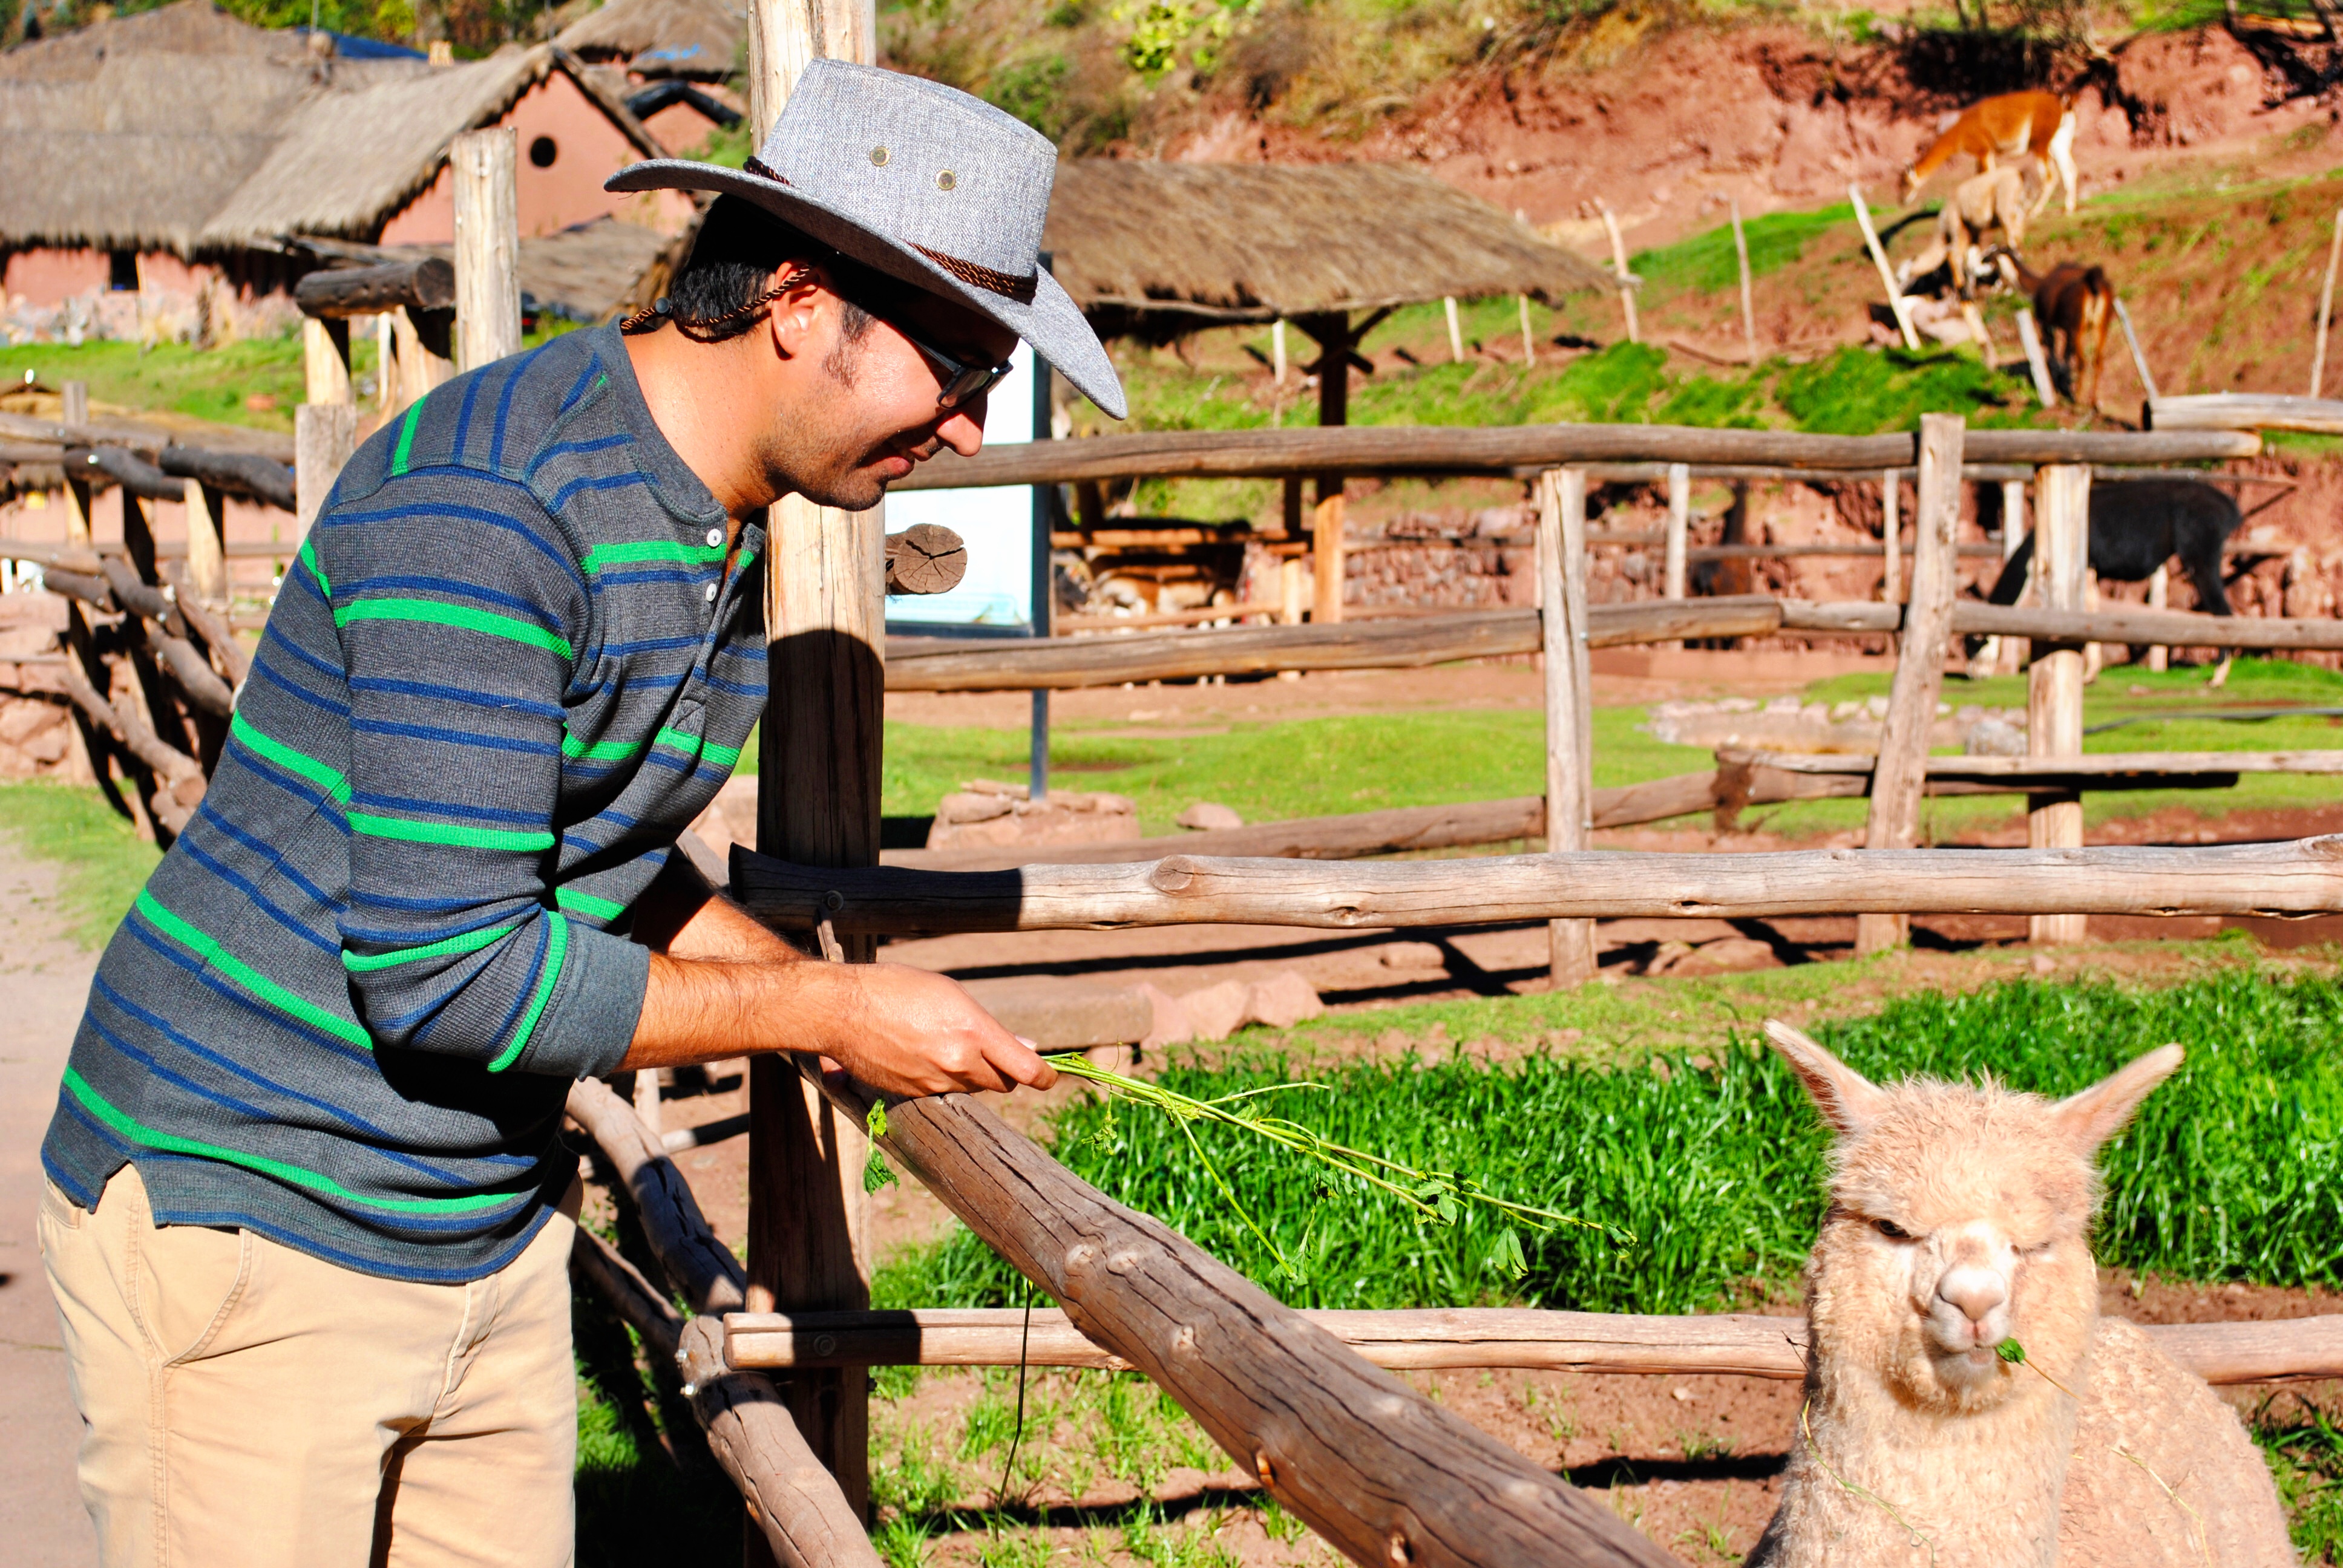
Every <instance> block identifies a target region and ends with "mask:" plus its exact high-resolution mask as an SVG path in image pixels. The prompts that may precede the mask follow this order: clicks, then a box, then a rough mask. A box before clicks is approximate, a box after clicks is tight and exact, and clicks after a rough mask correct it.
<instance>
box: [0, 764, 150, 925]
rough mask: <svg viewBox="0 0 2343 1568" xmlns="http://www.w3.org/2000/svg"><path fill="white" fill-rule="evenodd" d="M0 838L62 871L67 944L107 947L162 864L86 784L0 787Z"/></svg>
mask: <svg viewBox="0 0 2343 1568" xmlns="http://www.w3.org/2000/svg"><path fill="white" fill-rule="evenodd" d="M0 832H5V833H6V834H7V835H8V836H9V837H10V838H12V839H15V844H16V848H17V849H19V850H20V851H21V852H23V853H25V854H27V855H30V856H33V857H34V858H35V859H43V860H55V861H56V862H57V863H58V865H59V867H60V868H61V869H62V875H61V876H60V877H59V879H58V882H57V893H56V901H55V913H56V917H57V919H58V920H59V922H60V923H61V924H62V925H63V926H64V928H65V932H66V934H67V935H68V936H70V937H71V938H72V940H75V941H76V942H78V943H79V944H81V946H83V947H85V948H87V949H90V950H93V951H94V950H96V949H98V948H101V947H104V946H105V945H106V939H107V938H108V937H110V936H112V935H113V934H114V928H115V927H116V926H117V925H119V924H121V923H122V917H123V915H124V913H125V912H126V911H127V910H129V908H130V900H133V899H135V898H136V897H137V896H138V890H139V889H140V888H142V887H144V886H145V885H146V874H147V873H148V872H149V871H152V870H153V869H155V862H156V860H158V859H161V858H162V856H161V853H160V852H159V851H158V850H156V848H155V846H154V845H152V844H150V843H148V842H146V840H145V839H141V838H140V837H139V836H138V834H137V832H136V830H135V829H132V827H131V826H130V824H129V823H127V822H126V821H124V820H123V819H121V817H119V816H117V815H116V813H115V811H114V810H113V809H112V808H110V807H109V806H107V805H106V800H105V799H104V798H103V797H102V796H100V795H99V794H98V792H97V790H96V789H95V788H94V787H92V786H89V785H85V784H59V783H53V782H51V781H49V780H47V779H12V780H9V781H6V782H0Z"/></svg>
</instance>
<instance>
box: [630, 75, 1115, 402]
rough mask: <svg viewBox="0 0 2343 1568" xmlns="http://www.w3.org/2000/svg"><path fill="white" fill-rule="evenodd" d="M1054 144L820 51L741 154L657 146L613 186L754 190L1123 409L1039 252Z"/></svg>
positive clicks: (952, 95)
mask: <svg viewBox="0 0 2343 1568" xmlns="http://www.w3.org/2000/svg"><path fill="white" fill-rule="evenodd" d="M1057 169H1058V151H1057V149H1056V148H1055V147H1053V146H1051V145H1050V140H1049V138H1048V137H1046V136H1042V135H1041V133H1040V132H1038V131H1036V130H1034V129H1033V128H1032V127H1031V126H1027V125H1025V124H1023V123H1022V122H1021V121H1018V120H1016V119H1013V118H1011V116H1008V115H1005V114H1002V113H1001V111H1000V110H999V109H996V108H994V107H993V106H991V105H990V104H987V103H985V102H984V101H983V100H981V99H979V98H972V97H970V96H969V95H967V94H966V93H962V92H959V91H956V90H955V89H953V88H950V87H945V86H939V85H937V84H935V83H933V82H923V81H921V80H920V79H919V78H918V77H916V76H906V75H900V74H899V73H897V72H894V71H881V70H878V69H876V68H874V67H872V66H869V65H845V64H842V63H840V62H839V61H836V60H816V61H814V62H813V63H812V64H810V65H808V66H807V67H806V71H805V75H802V76H800V77H799V78H798V85H797V90H796V91H795V92H793V93H791V94H790V95H789V104H788V106H786V107H784V108H783V109H782V110H781V117H780V119H779V121H777V122H776V123H775V124H774V126H773V132H772V135H770V136H767V137H766V138H765V145H764V146H762V147H759V149H758V150H757V156H755V157H753V158H750V159H749V166H748V167H747V168H746V169H728V168H722V167H719V166H716V165H714V164H700V163H692V162H689V160H686V159H683V158H653V159H651V160H650V161H649V162H648V163H640V164H636V165H633V166H630V167H628V168H623V169H620V170H619V171H618V173H617V174H615V175H613V176H610V179H609V183H608V186H606V187H605V188H607V189H609V190H614V191H644V190H662V189H666V190H699V191H717V192H720V193H721V194H723V195H726V196H739V197H740V198H741V199H743V200H744V201H751V202H754V203H756V204H757V205H758V206H760V207H763V208H764V209H765V210H766V211H767V212H769V213H771V214H773V215H774V216H776V217H779V218H780V219H781V220H782V221H783V222H785V223H788V224H790V225H792V226H795V227H797V228H799V229H801V230H803V231H804V232H805V233H807V234H809V235H810V236H813V237H814V238H815V239H818V240H820V242H821V243H822V244H824V245H827V246H832V247H833V248H835V249H837V250H839V251H840V252H842V253H843V254H844V255H846V256H850V257H852V258H853V259H854V260H856V261H859V262H861V263H863V264H864V265H866V266H872V267H876V268H877V269H878V270H880V272H884V273H886V274H888V275H889V276H893V277H898V278H900V279H902V280H903V281H904V282H906V283H909V284H912V285H914V286H917V287H920V288H923V289H926V290H927V291H928V292H929V293H930V294H937V295H941V296H942V297H944V298H946V299H949V300H951V301H953V302H954V303H955V304H959V305H964V306H966V307H969V308H970V310H974V311H977V312H979V313H980V314H981V315H984V316H988V317H991V318H992V319H993V320H995V321H997V322H999V323H1000V324H1001V326H1003V327H1007V328H1009V329H1010V330H1011V332H1014V333H1015V334H1017V336H1018V337H1021V338H1023V339H1024V340H1025V341H1026V342H1028V343H1030V344H1031V345H1032V346H1033V350H1034V352H1035V353H1037V354H1039V355H1041V357H1042V358H1044V359H1046V360H1048V361H1049V362H1050V364H1051V366H1052V367H1054V368H1055V369H1056V370H1057V372H1058V373H1059V374H1060V375H1061V376H1063V377H1065V378H1066V379H1067V380H1069V381H1071V382H1072V383H1073V384H1074V385H1075V386H1076V387H1079V388H1080V389H1081V393H1082V395H1083V396H1084V397H1088V398H1089V399H1090V400H1091V402H1093V403H1095V404H1097V405H1098V406H1099V407H1101V408H1103V409H1105V410H1106V411H1107V412H1108V413H1110V414H1111V415H1113V416H1114V417H1116V418H1118V419H1120V418H1121V417H1123V413H1124V403H1123V397H1122V382H1121V379H1120V378H1118V377H1116V375H1115V373H1114V366H1113V364H1112V362H1111V361H1110V360H1109V359H1108V358H1107V355H1106V349H1105V347H1103V346H1102V345H1101V344H1100V342H1099V339H1098V334H1097V333H1095V332H1092V331H1091V327H1090V323H1089V322H1087V321H1084V320H1083V319H1082V313H1081V311H1080V310H1078V309H1077V308H1075V306H1074V302H1073V301H1072V300H1071V299H1070V298H1068V297H1067V296H1066V291H1065V290H1064V289H1062V288H1061V287H1059V286H1058V280H1057V279H1055V278H1053V277H1051V276H1050V275H1049V274H1048V273H1047V272H1045V271H1043V270H1042V269H1041V266H1040V256H1041V220H1042V219H1043V218H1044V217H1046V216H1048V214H1049V210H1050V184H1051V179H1052V178H1053V177H1054V176H1056V174H1057Z"/></svg>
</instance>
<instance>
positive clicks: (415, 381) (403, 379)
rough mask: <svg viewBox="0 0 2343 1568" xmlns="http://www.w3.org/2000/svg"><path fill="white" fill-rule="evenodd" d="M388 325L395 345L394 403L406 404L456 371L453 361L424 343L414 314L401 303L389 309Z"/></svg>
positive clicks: (423, 395) (427, 392)
mask: <svg viewBox="0 0 2343 1568" xmlns="http://www.w3.org/2000/svg"><path fill="white" fill-rule="evenodd" d="M390 329H391V334H392V336H393V337H394V338H395V339H396V340H397V347H398V407H400V408H404V407H407V405H408V404H409V403H413V402H417V401H418V400H420V399H421V398H423V397H427V396H428V395H429V393H430V391H431V389H432V388H433V387H437V386H439V385H440V384H441V383H442V382H445V381H446V380H447V378H448V377H451V376H453V375H455V374H456V362H455V361H454V360H452V359H442V358H441V357H439V356H438V355H437V354H435V353H433V352H432V351H431V349H430V348H429V347H426V345H425V344H424V341H423V335H422V334H421V333H420V332H418V331H417V330H416V327H415V317H414V316H413V315H412V314H411V313H409V312H408V310H407V307H405V306H403V305H402V306H400V307H398V308H397V310H394V311H392V312H391V313H390Z"/></svg>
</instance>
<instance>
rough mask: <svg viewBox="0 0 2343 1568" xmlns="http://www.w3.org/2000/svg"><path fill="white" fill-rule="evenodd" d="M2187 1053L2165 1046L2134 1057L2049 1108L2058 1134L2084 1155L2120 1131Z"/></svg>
mask: <svg viewBox="0 0 2343 1568" xmlns="http://www.w3.org/2000/svg"><path fill="white" fill-rule="evenodd" d="M2186 1057H2187V1052H2186V1051H2184V1050H2181V1049H2180V1048H2179V1047H2178V1046H2177V1045H2167V1046H2163V1047H2160V1048H2158V1049H2157V1050H2151V1051H2149V1052H2148V1053H2147V1055H2146V1056H2140V1057H2135V1058H2133V1059H2132V1060H2129V1061H2127V1062H2126V1063H2124V1065H2123V1066H2121V1067H2118V1068H2117V1069H2116V1070H2114V1071H2113V1072H2111V1073H2109V1074H2107V1076H2106V1077H2105V1078H2103V1079H2101V1080H2099V1081H2098V1082H2097V1083H2094V1084H2093V1085H2091V1087H2090V1088H2088V1089H2086V1090H2084V1091H2082V1092H2081V1093H2079V1094H2072V1095H2068V1096H2067V1097H2066V1099H2064V1100H2062V1101H2059V1102H2058V1103H2057V1104H2056V1105H2054V1106H2052V1107H2051V1108H2050V1115H2051V1118H2052V1120H2053V1121H2056V1124H2057V1127H2058V1131H2061V1132H2063V1133H2065V1134H2066V1137H2067V1138H2068V1139H2069V1140H2070V1141H2072V1142H2073V1143H2074V1145H2075V1147H2077V1149H2080V1150H2081V1151H2083V1152H2084V1153H2086V1154H2088V1153H2091V1152H2092V1151H2096V1150H2097V1148H2098V1146H2099V1145H2100V1144H2102V1143H2105V1142H2106V1141H2107V1140H2108V1139H2110V1138H2113V1137H2114V1136H2115V1135H2116V1134H2117V1133H2118V1132H2120V1131H2123V1125H2124V1123H2125V1122H2127V1121H2130V1120H2131V1116H2132V1112H2133V1111H2137V1110H2138V1109H2139V1102H2140V1101H2143V1100H2145V1099H2147V1091H2149V1090H2151V1089H2154V1088H2155V1087H2156V1086H2157V1084H2159V1083H2162V1082H2163V1081H2165V1080H2166V1079H2167V1078H2169V1077H2171V1076H2172V1074H2173V1073H2174V1071H2175V1070H2177V1069H2178V1067H2179V1066H2180V1063H2181V1061H2182V1060H2184V1059H2185V1058H2186Z"/></svg>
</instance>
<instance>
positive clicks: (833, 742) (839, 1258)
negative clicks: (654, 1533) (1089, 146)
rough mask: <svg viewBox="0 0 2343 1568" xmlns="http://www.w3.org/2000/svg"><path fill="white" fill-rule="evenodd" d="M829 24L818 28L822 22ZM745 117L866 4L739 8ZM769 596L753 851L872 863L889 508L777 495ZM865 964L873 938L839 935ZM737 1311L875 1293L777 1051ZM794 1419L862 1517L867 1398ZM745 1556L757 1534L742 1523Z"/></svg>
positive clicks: (758, 1119)
mask: <svg viewBox="0 0 2343 1568" xmlns="http://www.w3.org/2000/svg"><path fill="white" fill-rule="evenodd" d="M825 18H827V20H828V23H829V25H830V32H829V33H827V34H826V33H825V30H824V19H825ZM875 54H876V44H875V24H874V23H873V21H872V16H871V11H870V5H869V4H868V0H856V3H852V4H847V5H835V6H831V5H824V6H821V7H820V8H819V10H817V9H816V8H815V7H813V6H811V5H808V4H807V3H806V0H755V3H754V4H752V5H750V7H749V125H750V126H751V129H752V132H753V134H754V136H755V137H756V140H757V142H758V143H759V144H761V143H762V142H763V140H764V138H765V136H766V135H767V133H769V131H770V130H771V128H772V126H773V122H774V121H775V120H776V119H777V118H778V117H779V115H780V112H781V106H782V105H783V104H785V103H787V102H788V101H789V94H790V92H791V91H792V90H793V89H794V88H795V87H796V85H797V82H798V79H799V76H801V75H803V74H804V72H805V68H806V66H807V65H808V64H809V62H811V61H812V60H814V59H816V58H818V57H830V58H842V59H847V60H851V61H855V62H858V63H860V64H865V65H868V64H870V63H871V62H872V59H873V56H874V55H875ZM767 528H768V531H769V543H768V547H767V554H766V562H767V566H766V588H765V602H766V604H767V606H768V607H769V616H768V622H767V625H768V631H767V636H768V637H769V638H770V645H769V663H768V665H767V671H768V678H769V696H768V698H767V700H766V709H765V715H766V721H765V724H764V735H765V744H764V746H763V748H762V750H761V753H760V758H759V785H758V789H759V795H758V819H757V844H758V848H759V849H760V850H762V851H763V852H764V853H766V854H769V855H778V856H780V857H782V858H784V859H789V860H794V861H798V862H799V863H801V864H805V865H812V866H870V865H876V864H877V863H878V860H879V788H880V736H881V719H880V699H881V698H882V696H883V693H884V689H885V682H886V665H885V649H886V586H885V585H886V539H885V535H886V519H885V515H884V508H872V509H870V511H867V512H845V511H840V510H838V509H837V508H828V507H817V506H815V505H814V504H812V503H811V502H810V501H808V500H806V499H805V498H802V497H799V496H787V497H784V498H782V499H781V500H780V502H779V504H778V505H776V506H775V507H773V508H772V509H771V511H770V512H769V514H768V515H767ZM842 946H843V949H844V954H845V957H846V958H847V959H848V960H850V961H854V962H865V963H867V962H869V961H870V959H871V958H872V957H873V956H874V955H875V953H876V950H877V944H876V942H875V941H874V940H872V939H870V938H869V937H850V938H847V939H846V940H845V941H844V942H843V944H842ZM749 1117H750V1122H749V1310H750V1311H752V1312H776V1311H779V1312H788V1311H793V1310H794V1311H815V1310H821V1309H829V1310H849V1311H852V1310H860V1309H861V1308H864V1307H867V1306H868V1305H869V1304H870V1260H869V1257H868V1254H867V1249H866V1245H865V1231H864V1214H865V1209H866V1200H865V1195H864V1193H863V1191H862V1166H863V1163H864V1159H865V1156H866V1152H867V1147H866V1140H865V1138H864V1135H863V1130H862V1129H861V1128H860V1127H858V1126H855V1125H853V1124H852V1123H851V1122H850V1121H849V1120H848V1119H847V1118H845V1117H843V1116H840V1114H839V1113H838V1112H837V1111H835V1110H834V1109H833V1108H832V1107H831V1106H830V1102H829V1101H827V1100H825V1099H824V1098H823V1097H822V1095H821V1094H820V1091H817V1090H816V1089H814V1088H813V1087H812V1086H811V1085H810V1084H809V1082H808V1081H806V1080H805V1079H804V1078H803V1077H801V1076H800V1075H799V1072H798V1070H797V1068H796V1066H795V1065H794V1064H793V1063H792V1062H791V1061H789V1060H788V1059H787V1058H784V1057H772V1056H759V1057H754V1058H751V1059H750V1060H749ZM782 1392H783V1395H784V1397H785V1398H787V1399H788V1401H789V1407H790V1412H791V1413H792V1414H793V1415H794V1416H795V1417H796V1419H797V1423H798V1429H799V1431H800V1432H803V1433H804V1434H805V1438H806V1442H807V1443H808V1445H809V1446H810V1447H811V1448H812V1450H813V1452H814V1453H815V1454H816V1455H817V1456H818V1457H819V1458H820V1460H821V1462H822V1463H823V1464H825V1465H826V1466H828V1467H829V1469H830V1473H831V1474H832V1475H833V1476H835V1477H837V1479H838V1484H839V1487H840V1490H841V1491H842V1492H844V1493H845V1494H846V1498H847V1502H848V1503H849V1504H850V1506H851V1507H852V1508H853V1509H854V1511H855V1512H856V1513H858V1514H860V1515H864V1516H867V1515H868V1513H869V1510H870V1394H869V1385H868V1382H867V1380H866V1378H865V1377H864V1375H863V1374H862V1373H861V1372H842V1371H839V1370H836V1369H830V1370H823V1371H811V1372H802V1373H799V1374H796V1375H793V1376H791V1377H789V1378H788V1379H787V1380H785V1381H784V1382H783V1385H782ZM763 1552H764V1545H763V1541H762V1537H761V1536H760V1535H759V1534H758V1533H757V1532H756V1531H754V1530H753V1529H752V1530H751V1531H750V1532H749V1560H750V1562H751V1563H756V1562H758V1561H759V1559H760V1555H761V1553H763Z"/></svg>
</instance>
